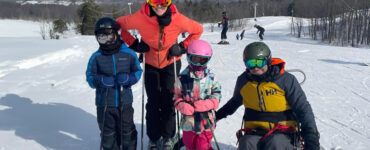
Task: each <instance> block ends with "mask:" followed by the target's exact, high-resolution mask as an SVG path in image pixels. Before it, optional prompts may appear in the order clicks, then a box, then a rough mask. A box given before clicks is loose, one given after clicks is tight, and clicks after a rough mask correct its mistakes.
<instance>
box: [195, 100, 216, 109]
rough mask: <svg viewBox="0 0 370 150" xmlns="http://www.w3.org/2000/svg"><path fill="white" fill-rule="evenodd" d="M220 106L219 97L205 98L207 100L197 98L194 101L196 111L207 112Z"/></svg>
mask: <svg viewBox="0 0 370 150" xmlns="http://www.w3.org/2000/svg"><path fill="white" fill-rule="evenodd" d="M217 108H218V101H217V99H215V98H214V99H205V100H197V101H195V102H194V109H195V111H196V112H205V111H209V110H213V109H217Z"/></svg>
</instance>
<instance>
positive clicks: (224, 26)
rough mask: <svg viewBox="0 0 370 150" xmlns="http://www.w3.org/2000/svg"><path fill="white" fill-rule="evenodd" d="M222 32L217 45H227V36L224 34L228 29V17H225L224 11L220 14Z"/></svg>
mask: <svg viewBox="0 0 370 150" xmlns="http://www.w3.org/2000/svg"><path fill="white" fill-rule="evenodd" d="M221 24H222V31H221V41H220V42H219V43H218V44H229V42H228V41H226V39H227V36H226V32H227V30H228V29H229V16H227V15H226V11H224V12H222V22H221Z"/></svg>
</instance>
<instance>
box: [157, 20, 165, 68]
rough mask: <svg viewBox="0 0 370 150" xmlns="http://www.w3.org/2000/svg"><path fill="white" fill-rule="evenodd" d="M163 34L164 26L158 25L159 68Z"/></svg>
mask: <svg viewBox="0 0 370 150" xmlns="http://www.w3.org/2000/svg"><path fill="white" fill-rule="evenodd" d="M163 34H164V26H159V40H158V53H157V56H158V66H159V68H161V64H160V63H159V51H160V50H161V49H162V38H163Z"/></svg>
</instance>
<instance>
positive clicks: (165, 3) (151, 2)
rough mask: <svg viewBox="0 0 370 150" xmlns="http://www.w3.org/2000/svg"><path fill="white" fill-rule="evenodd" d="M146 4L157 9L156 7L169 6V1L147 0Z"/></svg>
mask: <svg viewBox="0 0 370 150" xmlns="http://www.w3.org/2000/svg"><path fill="white" fill-rule="evenodd" d="M146 2H147V3H148V4H149V5H150V6H152V7H157V6H158V5H162V6H163V7H167V6H169V5H170V4H171V0H147V1H146Z"/></svg>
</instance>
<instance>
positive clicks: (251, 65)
mask: <svg viewBox="0 0 370 150" xmlns="http://www.w3.org/2000/svg"><path fill="white" fill-rule="evenodd" d="M243 60H244V63H245V65H246V67H247V70H246V71H245V72H243V73H242V74H241V75H240V76H239V77H238V79H237V81H236V86H235V89H234V94H233V97H232V98H231V99H230V100H229V101H228V102H227V103H226V104H225V105H224V106H223V107H222V108H221V109H219V110H218V111H217V113H216V119H217V120H220V119H222V118H225V117H226V116H228V115H231V114H233V113H234V112H235V111H236V110H237V109H238V108H239V106H241V105H244V107H245V113H244V117H243V123H244V128H243V129H241V131H244V133H245V134H244V136H242V137H241V138H240V139H239V147H238V149H240V150H245V149H248V150H257V149H258V150H270V149H274V150H293V149H294V147H297V146H299V142H300V140H298V129H299V126H300V129H301V130H302V131H301V132H300V134H301V136H302V137H303V140H304V144H305V145H304V149H305V150H319V149H320V143H319V133H318V131H317V127H316V123H315V118H314V114H313V112H312V108H311V106H310V104H309V103H308V101H307V98H306V96H305V94H304V92H303V90H302V88H301V86H300V85H299V83H298V81H297V79H296V78H295V77H294V76H293V75H291V74H290V73H288V72H284V66H285V62H284V61H283V60H281V59H278V58H271V51H270V49H269V47H268V46H267V45H266V44H265V43H263V42H254V43H251V44H249V45H247V46H246V48H245V49H244V54H243Z"/></svg>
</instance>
